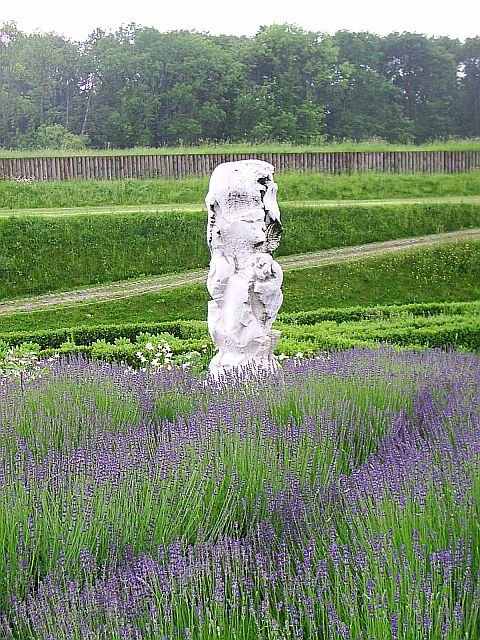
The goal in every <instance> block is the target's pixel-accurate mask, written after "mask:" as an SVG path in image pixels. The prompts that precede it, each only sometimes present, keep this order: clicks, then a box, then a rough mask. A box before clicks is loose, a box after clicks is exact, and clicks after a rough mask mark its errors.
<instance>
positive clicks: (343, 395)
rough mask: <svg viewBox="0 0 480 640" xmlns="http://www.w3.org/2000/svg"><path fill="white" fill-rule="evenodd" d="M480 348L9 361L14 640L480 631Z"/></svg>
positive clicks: (6, 474)
mask: <svg viewBox="0 0 480 640" xmlns="http://www.w3.org/2000/svg"><path fill="white" fill-rule="evenodd" d="M479 405H480V363H479V359H478V356H477V355H475V354H472V353H459V352H453V351H450V352H446V351H440V350H430V351H423V352H413V351H396V350H394V349H393V348H387V347H382V348H379V349H352V350H350V351H346V352H339V353H332V354H328V355H327V354H325V355H320V356H318V357H317V358H314V359H311V360H304V359H300V358H297V359H295V358H294V359H291V360H290V361H288V362H286V364H284V366H283V369H282V370H280V371H279V372H278V373H276V374H273V375H271V376H264V377H261V378H258V377H257V378H251V377H250V378H249V377H248V376H244V377H243V378H242V377H241V376H237V377H232V378H231V379H229V380H227V381H226V382H224V383H218V384H216V385H214V384H206V382H205V376H204V375H203V377H202V376H201V375H200V376H198V375H197V376H196V375H194V374H193V373H190V372H189V370H188V369H185V368H175V367H174V368H172V369H171V370H170V371H169V370H167V368H163V369H160V370H159V371H157V372H155V373H151V372H149V371H145V372H142V371H133V370H132V369H129V368H127V369H125V367H121V366H119V365H108V364H105V363H102V362H99V361H98V362H95V363H92V362H90V363H88V362H86V361H82V360H75V359H70V360H63V361H58V362H51V363H48V364H45V365H43V366H42V367H40V368H39V369H37V370H36V371H34V372H31V373H28V374H27V373H26V374H25V376H22V378H21V379H20V380H18V379H11V378H1V379H0V432H1V435H0V443H1V444H0V446H1V449H2V451H1V464H0V493H1V499H0V539H1V540H2V545H1V553H0V638H1V640H7V639H8V640H10V639H15V640H27V639H29V638H35V639H42V640H63V639H65V640H66V639H75V640H77V639H78V640H87V639H97V638H98V639H102V640H107V639H108V640H117V639H118V640H120V639H122V640H123V639H125V640H127V639H128V640H130V639H131V640H133V639H144V638H145V639H151V640H153V639H155V640H158V639H160V640H161V639H164V640H166V639H167V638H168V639H172V640H173V639H180V640H181V639H183V640H197V639H198V640H200V639H201V640H207V639H208V640H210V639H215V638H218V639H222V640H257V639H269V640H274V639H275V640H287V639H293V638H302V639H306V638H319V639H336V638H349V639H351V640H373V639H375V640H390V639H392V640H396V639H400V638H401V639H403V640H417V639H418V640H420V639H422V640H424V639H426V638H427V639H434V640H437V639H438V640H440V639H448V640H467V639H468V640H476V639H478V638H479V637H480V614H479V610H480V591H479V589H480V579H479V578H480V559H479V555H480V554H479V546H480V507H479V497H480V477H479V466H480V465H479V462H480V411H479Z"/></svg>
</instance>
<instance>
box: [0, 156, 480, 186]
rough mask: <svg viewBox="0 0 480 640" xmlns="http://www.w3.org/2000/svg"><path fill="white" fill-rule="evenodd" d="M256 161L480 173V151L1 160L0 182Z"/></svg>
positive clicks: (304, 167)
mask: <svg viewBox="0 0 480 640" xmlns="http://www.w3.org/2000/svg"><path fill="white" fill-rule="evenodd" d="M249 157H256V158H258V159H260V160H266V161H267V162H270V163H271V164H273V165H275V169H276V171H277V172H279V173H281V172H284V171H292V170H295V171H309V172H318V173H325V174H329V173H344V172H365V171H385V172H391V173H414V172H424V173H459V172H462V171H470V170H473V169H480V150H479V151H378V152H371V151H370V152H365V151H334V152H321V151H319V152H312V153H259V154H255V155H254V156H249V155H248V154H245V153H222V154H213V153H212V154H177V155H153V154H152V155H139V156H132V155H125V156H98V155H95V156H73V157H60V156H58V157H52V158H50V157H48V158H47V157H45V158H0V178H11V179H32V180H75V179H96V180H119V179H122V178H183V177H186V176H205V175H210V173H211V172H212V171H213V169H214V168H215V167H216V166H217V165H218V164H220V163H221V162H231V161H235V160H246V159H247V158H249Z"/></svg>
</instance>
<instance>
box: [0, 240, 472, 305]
mask: <svg viewBox="0 0 480 640" xmlns="http://www.w3.org/2000/svg"><path fill="white" fill-rule="evenodd" d="M479 239H480V229H467V230H465V231H453V232H450V233H440V234H436V235H429V236H419V237H416V238H404V239H400V240H389V241H387V242H372V243H370V244H364V245H358V246H354V247H342V248H340V249H329V250H326V251H319V252H317V253H308V254H303V255H295V256H284V257H281V258H278V262H279V263H280V265H281V267H282V269H283V270H284V271H293V270H297V269H308V268H311V267H317V266H322V265H328V264H336V263H340V262H346V261H348V260H360V259H362V258H367V257H371V256H378V255H385V254H389V253H393V252H395V251H403V250H406V249H412V248H414V247H424V246H432V245H435V244H441V243H445V242H456V241H461V240H479ZM206 277H207V270H206V269H202V270H200V271H188V272H185V273H175V274H173V275H163V276H154V277H150V278H142V279H141V280H128V281H124V282H117V283H115V284H110V285H101V286H98V287H88V288H84V289H76V290H73V291H65V292H63V293H51V294H44V295H39V296H32V297H28V298H18V299H16V300H5V301H3V302H0V314H4V315H6V314H10V313H18V312H22V311H34V310H39V309H50V308H52V309H53V308H55V307H58V306H71V305H73V304H75V305H76V304H82V303H84V304H86V303H88V304H93V303H96V302H106V301H108V300H120V299H122V298H131V297H133V296H138V295H142V294H144V293H150V292H153V291H160V290H162V289H171V288H173V287H182V286H185V285H191V284H202V283H205V281H206Z"/></svg>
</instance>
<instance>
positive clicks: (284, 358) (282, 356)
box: [278, 353, 288, 361]
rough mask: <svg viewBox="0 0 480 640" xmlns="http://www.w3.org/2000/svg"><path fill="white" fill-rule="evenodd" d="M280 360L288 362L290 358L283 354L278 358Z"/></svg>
mask: <svg viewBox="0 0 480 640" xmlns="http://www.w3.org/2000/svg"><path fill="white" fill-rule="evenodd" d="M278 359H279V360H280V361H281V360H288V356H287V355H286V354H285V353H281V354H280V355H279V356H278Z"/></svg>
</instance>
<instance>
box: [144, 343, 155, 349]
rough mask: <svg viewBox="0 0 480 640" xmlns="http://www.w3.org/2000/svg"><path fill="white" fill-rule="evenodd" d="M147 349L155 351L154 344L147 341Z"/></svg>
mask: <svg viewBox="0 0 480 640" xmlns="http://www.w3.org/2000/svg"><path fill="white" fill-rule="evenodd" d="M145 349H147V351H153V344H152V343H151V342H147V344H146V345H145Z"/></svg>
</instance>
